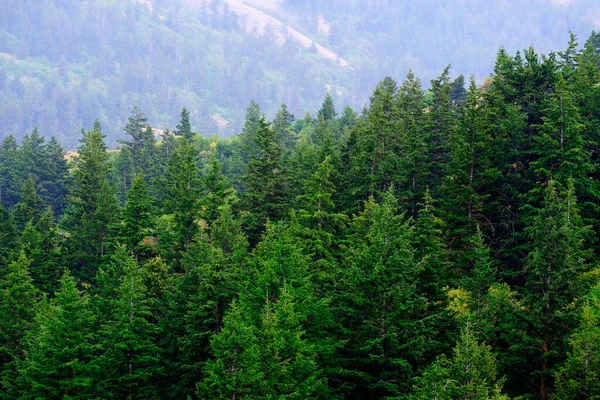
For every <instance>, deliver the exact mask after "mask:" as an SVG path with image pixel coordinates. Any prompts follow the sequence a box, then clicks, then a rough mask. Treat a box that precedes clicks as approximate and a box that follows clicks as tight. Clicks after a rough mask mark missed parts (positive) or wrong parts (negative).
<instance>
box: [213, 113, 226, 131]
mask: <svg viewBox="0 0 600 400" xmlns="http://www.w3.org/2000/svg"><path fill="white" fill-rule="evenodd" d="M211 118H212V119H213V120H214V121H215V122H216V123H217V125H218V126H219V127H220V128H224V127H226V126H227V125H229V121H227V120H226V119H225V118H223V116H222V115H221V114H219V113H217V114H214V115H212V116H211Z"/></svg>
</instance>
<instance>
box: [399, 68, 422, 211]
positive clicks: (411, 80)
mask: <svg viewBox="0 0 600 400" xmlns="http://www.w3.org/2000/svg"><path fill="white" fill-rule="evenodd" d="M397 97H398V99H397V102H398V108H399V116H400V118H401V119H402V123H403V127H404V141H403V146H402V153H401V155H402V165H403V166H404V169H405V170H406V174H407V179H408V181H407V183H406V185H403V186H400V187H398V190H399V192H400V200H401V202H402V203H405V204H406V208H407V210H408V212H409V215H410V216H411V217H413V218H416V217H417V210H418V203H420V202H421V201H422V197H423V193H424V192H425V188H426V182H427V144H426V140H425V136H424V135H425V132H424V123H425V99H424V95H423V90H422V89H421V81H420V80H419V79H418V78H417V77H415V75H414V74H413V72H412V71H409V72H408V75H407V76H406V80H405V81H404V82H403V83H402V86H401V87H400V89H399V90H398V96H397Z"/></svg>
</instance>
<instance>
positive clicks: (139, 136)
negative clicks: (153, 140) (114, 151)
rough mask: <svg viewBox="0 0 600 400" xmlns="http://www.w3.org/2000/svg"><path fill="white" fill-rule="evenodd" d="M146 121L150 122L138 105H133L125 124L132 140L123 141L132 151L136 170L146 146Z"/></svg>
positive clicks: (126, 131)
mask: <svg viewBox="0 0 600 400" xmlns="http://www.w3.org/2000/svg"><path fill="white" fill-rule="evenodd" d="M146 122H148V118H146V116H145V115H144V113H143V112H142V111H141V110H140V109H139V108H138V106H135V107H133V110H131V116H130V117H128V118H127V124H126V125H125V133H126V134H127V135H129V136H131V140H129V141H126V140H123V141H121V143H122V144H123V145H124V146H126V147H127V148H128V149H129V151H130V153H131V159H132V163H133V170H134V171H139V167H140V165H139V156H140V153H141V150H142V147H143V146H144V132H145V131H146V126H147V124H146ZM126 188H128V187H126Z"/></svg>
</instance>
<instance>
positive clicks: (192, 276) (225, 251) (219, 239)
mask: <svg viewBox="0 0 600 400" xmlns="http://www.w3.org/2000/svg"><path fill="white" fill-rule="evenodd" d="M247 248H248V242H247V240H246V238H245V236H244V235H243V233H242V229H241V224H240V222H239V221H238V220H236V219H234V218H233V214H232V212H231V207H230V206H229V205H228V204H225V205H224V206H223V207H222V208H221V209H220V215H219V217H218V218H217V219H216V220H215V221H214V222H213V223H212V224H211V226H210V228H209V229H207V230H206V231H201V232H200V233H199V234H198V235H197V238H196V240H195V241H194V243H192V245H191V246H190V250H189V252H188V254H186V257H185V260H184V262H185V270H186V271H188V272H187V274H186V275H185V276H182V277H181V279H180V280H179V286H178V292H179V293H178V294H177V295H175V296H173V301H175V302H177V304H181V302H183V303H184V304H183V305H184V307H183V311H182V312H181V313H182V314H183V318H182V321H181V322H180V324H181V326H182V327H183V328H184V332H182V334H181V336H180V337H179V338H177V344H178V351H179V364H178V365H177V368H176V370H177V371H181V372H180V374H182V375H183V376H184V378H183V379H178V386H180V387H181V392H179V393H178V396H180V397H184V396H187V395H191V394H193V392H194V388H195V384H196V383H197V378H196V377H198V376H200V375H201V374H202V368H203V367H204V365H205V364H206V361H207V359H208V358H209V356H210V339H211V338H212V336H213V335H215V334H219V333H220V332H221V331H222V329H223V318H224V315H225V314H226V311H227V309H228V307H229V305H230V304H231V302H232V300H233V299H235V298H237V296H238V293H239V292H240V289H241V287H242V286H241V284H242V281H243V280H245V277H246V274H247V271H248V269H247V258H248V251H247ZM172 333H173V332H169V334H172Z"/></svg>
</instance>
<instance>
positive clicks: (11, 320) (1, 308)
mask: <svg viewBox="0 0 600 400" xmlns="http://www.w3.org/2000/svg"><path fill="white" fill-rule="evenodd" d="M30 264H31V261H30V260H29V259H27V257H26V256H25V254H24V253H22V252H21V254H20V255H19V258H18V259H17V260H16V261H14V262H12V263H11V264H10V265H9V266H8V272H7V274H6V276H4V277H3V278H2V280H0V315H1V316H2V318H0V371H1V372H0V379H1V385H0V386H1V387H3V389H4V390H2V391H1V392H3V393H4V394H0V398H3V399H9V398H15V397H16V396H18V388H17V387H16V382H15V380H16V378H17V376H18V371H17V367H18V365H19V364H20V363H21V362H22V361H23V359H24V358H25V354H24V353H23V343H24V339H25V334H26V333H27V332H28V331H29V330H30V329H31V328H32V325H33V320H34V317H35V307H36V303H37V299H38V291H37V290H36V288H35V287H34V286H33V281H32V279H31V276H30V275H29V271H28V269H29V266H30Z"/></svg>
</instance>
